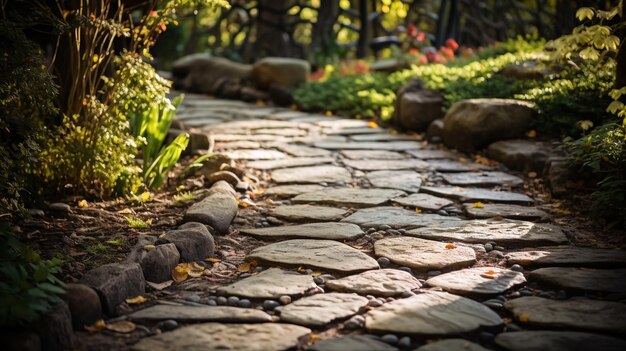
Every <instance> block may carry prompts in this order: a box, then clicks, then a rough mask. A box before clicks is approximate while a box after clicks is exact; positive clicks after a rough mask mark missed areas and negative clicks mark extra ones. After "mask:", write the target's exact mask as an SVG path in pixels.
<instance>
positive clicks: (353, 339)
mask: <svg viewBox="0 0 626 351" xmlns="http://www.w3.org/2000/svg"><path fill="white" fill-rule="evenodd" d="M309 350H311V351H366V350H367V351H397V350H398V349H397V348H395V347H393V346H391V345H389V344H387V343H385V342H382V341H380V340H377V339H375V338H374V337H369V336H367V335H350V336H340V337H338V338H333V339H326V340H320V341H317V342H316V343H315V344H313V346H311V348H309Z"/></svg>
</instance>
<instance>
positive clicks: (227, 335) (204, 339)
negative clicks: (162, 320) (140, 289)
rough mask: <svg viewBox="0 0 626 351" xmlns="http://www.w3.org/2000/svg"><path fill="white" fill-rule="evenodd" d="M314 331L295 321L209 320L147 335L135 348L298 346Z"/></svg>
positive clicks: (254, 350) (278, 350) (275, 349)
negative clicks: (238, 322) (225, 322)
mask: <svg viewBox="0 0 626 351" xmlns="http://www.w3.org/2000/svg"><path fill="white" fill-rule="evenodd" d="M310 332H311V330H309V329H307V328H304V327H300V326H296V325H291V324H277V323H260V324H223V323H205V324H196V325H190V326H186V327H182V328H178V329H176V330H174V331H172V332H168V333H163V334H158V335H156V336H151V337H148V338H144V339H142V340H141V341H139V342H138V343H136V344H135V345H133V347H132V350H134V351H166V350H205V351H218V350H233V351H284V350H288V349H293V348H295V347H296V345H297V344H298V339H299V338H300V337H303V336H306V335H307V334H309V333H310ZM251 340H253V341H254V342H251Z"/></svg>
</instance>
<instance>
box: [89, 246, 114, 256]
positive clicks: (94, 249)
mask: <svg viewBox="0 0 626 351" xmlns="http://www.w3.org/2000/svg"><path fill="white" fill-rule="evenodd" d="M86 250H87V252H89V253H90V254H92V255H97V254H102V253H107V252H108V251H109V247H108V246H106V245H104V244H103V243H97V244H93V245H89V246H87V248H86Z"/></svg>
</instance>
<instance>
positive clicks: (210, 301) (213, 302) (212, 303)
mask: <svg viewBox="0 0 626 351" xmlns="http://www.w3.org/2000/svg"><path fill="white" fill-rule="evenodd" d="M206 304H207V305H209V306H217V301H215V300H209V301H207V302H206Z"/></svg>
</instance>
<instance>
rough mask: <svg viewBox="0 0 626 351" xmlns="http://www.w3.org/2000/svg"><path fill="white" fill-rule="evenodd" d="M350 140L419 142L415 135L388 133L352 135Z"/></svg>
mask: <svg viewBox="0 0 626 351" xmlns="http://www.w3.org/2000/svg"><path fill="white" fill-rule="evenodd" d="M350 139H352V140H354V141H412V140H417V141H419V140H421V138H420V137H418V136H415V135H406V134H402V135H393V134H388V133H378V134H359V135H352V136H350Z"/></svg>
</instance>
